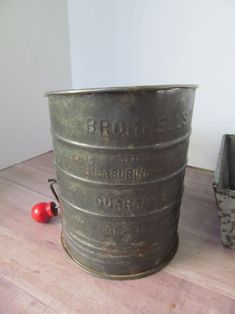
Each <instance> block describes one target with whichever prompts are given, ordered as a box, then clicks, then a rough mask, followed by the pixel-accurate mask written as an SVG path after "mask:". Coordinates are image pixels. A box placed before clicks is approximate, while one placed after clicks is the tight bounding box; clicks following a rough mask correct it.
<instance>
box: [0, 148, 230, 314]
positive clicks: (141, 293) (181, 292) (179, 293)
mask: <svg viewBox="0 0 235 314" xmlns="http://www.w3.org/2000/svg"><path fill="white" fill-rule="evenodd" d="M53 176H54V171H53V165H52V154H51V153H48V154H44V155H42V156H39V157H37V158H34V159H32V160H29V161H26V162H24V163H21V164H18V165H16V166H13V167H10V168H8V169H5V170H3V171H1V172H0V214H1V216H0V252H1V254H0V313H1V314H2V313H4V314H5V313H14V314H15V313H30V314H31V313H85V314H86V313H102V314H103V313H104V314H105V313H108V314H110V313H111V314H112V313H120V314H125V313H135V314H138V313H144V314H148V313H180V314H181V313H190V314H191V313H193V314H194V313H198V314H203V313H205V314H208V313H212V314H217V313H223V314H227V313H233V314H234V313H235V251H233V250H230V249H227V248H224V247H223V246H222V245H221V241H220V233H219V224H218V219H217V208H216V204H215V200H214V195H213V191H212V186H211V183H212V177H213V176H212V173H211V172H209V171H203V170H199V169H194V168H188V169H187V174H186V179H185V193H184V197H183V202H182V206H181V218H180V225H179V235H180V245H179V249H178V252H177V254H176V256H175V258H174V259H173V260H172V262H171V263H170V264H168V266H167V267H165V268H164V270H162V271H161V272H158V273H156V274H154V275H151V276H149V277H146V278H142V279H138V280H130V281H111V280H105V279H100V278H96V277H93V276H91V275H89V274H87V273H86V272H84V271H82V270H81V269H79V268H78V267H77V266H76V265H75V264H74V263H73V262H72V261H71V259H70V258H69V257H68V256H67V254H66V253H65V252H64V250H63V248H62V245H61V242H60V233H61V225H60V218H58V217H57V218H56V219H54V220H53V221H51V223H50V224H37V223H35V222H34V221H33V220H32V219H31V216H30V209H31V207H32V205H34V204H35V203H37V202H40V201H48V200H51V199H52V195H51V192H50V189H49V186H48V183H47V179H48V178H50V177H53Z"/></svg>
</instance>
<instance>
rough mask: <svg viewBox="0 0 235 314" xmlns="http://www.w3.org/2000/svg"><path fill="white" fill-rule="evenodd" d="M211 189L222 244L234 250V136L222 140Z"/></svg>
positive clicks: (225, 136) (224, 137)
mask: <svg viewBox="0 0 235 314" xmlns="http://www.w3.org/2000/svg"><path fill="white" fill-rule="evenodd" d="M213 187H214V192H215V199H216V202H217V205H218V215H219V222H220V231H221V238H222V243H223V245H224V246H226V247H229V248H231V249H235V134H230V135H229V134H225V135H224V136H223V138H222V141H221V147H220V153H219V158H218V162H217V166H216V170H215V176H214V183H213Z"/></svg>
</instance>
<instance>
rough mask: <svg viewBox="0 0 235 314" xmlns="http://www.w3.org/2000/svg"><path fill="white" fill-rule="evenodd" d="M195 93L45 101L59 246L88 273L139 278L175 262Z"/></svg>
mask: <svg viewBox="0 0 235 314" xmlns="http://www.w3.org/2000/svg"><path fill="white" fill-rule="evenodd" d="M195 89H196V86H195V85H172V86H143V87H123V88H122V87H120V88H107V89H89V90H73V91H59V92H50V93H48V94H47V96H48V98H49V108H50V118H51V131H52V135H53V145H54V159H55V165H56V173H57V180H58V187H59V196H60V203H61V207H62V212H63V213H62V224H63V230H62V242H63V245H64V247H65V248H66V250H67V252H68V253H69V255H70V256H71V257H72V258H73V260H74V261H75V262H76V263H77V264H78V265H80V266H81V267H82V268H84V269H85V270H87V271H89V272H91V273H93V274H95V275H98V276H102V277H105V278H113V279H115V278H117V279H128V278H138V277H142V276H145V275H148V274H150V273H153V272H155V271H157V270H159V269H161V268H162V267H163V266H164V265H165V264H166V263H167V262H168V261H169V260H170V259H171V258H172V257H173V256H174V254H175V252H176V250H177V246H178V234H177V227H178V219H179V213H180V211H179V210H180V202H181V196H182V193H183V180H184V173H185V167H186V164H187V151H188V144H189V137H190V134H191V119H192V112H193V103H194V95H195Z"/></svg>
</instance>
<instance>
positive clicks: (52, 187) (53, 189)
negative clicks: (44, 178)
mask: <svg viewBox="0 0 235 314" xmlns="http://www.w3.org/2000/svg"><path fill="white" fill-rule="evenodd" d="M48 182H49V183H50V189H51V192H52V194H53V195H54V197H55V199H56V200H57V202H60V199H59V196H58V194H57V193H56V191H55V188H54V185H55V184H57V181H56V179H54V178H50V179H48Z"/></svg>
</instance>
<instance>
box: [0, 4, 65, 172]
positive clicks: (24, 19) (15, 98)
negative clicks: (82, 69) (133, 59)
mask: <svg viewBox="0 0 235 314" xmlns="http://www.w3.org/2000/svg"><path fill="white" fill-rule="evenodd" d="M70 87H71V71H70V52H69V34H68V17H67V1H65V0H48V1H47V0H42V1H35V0H33V1H32V0H20V1H17V0H1V1H0V169H2V168H5V167H7V166H9V165H12V164H15V163H17V162H20V161H22V160H26V159H28V158H31V157H33V156H36V155H39V154H41V153H44V152H46V151H48V150H50V149H51V136H50V133H49V118H48V108H47V99H46V98H45V97H44V96H43V94H44V92H45V91H47V90H51V89H52V90H53V89H61V88H63V89H64V88H70Z"/></svg>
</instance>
